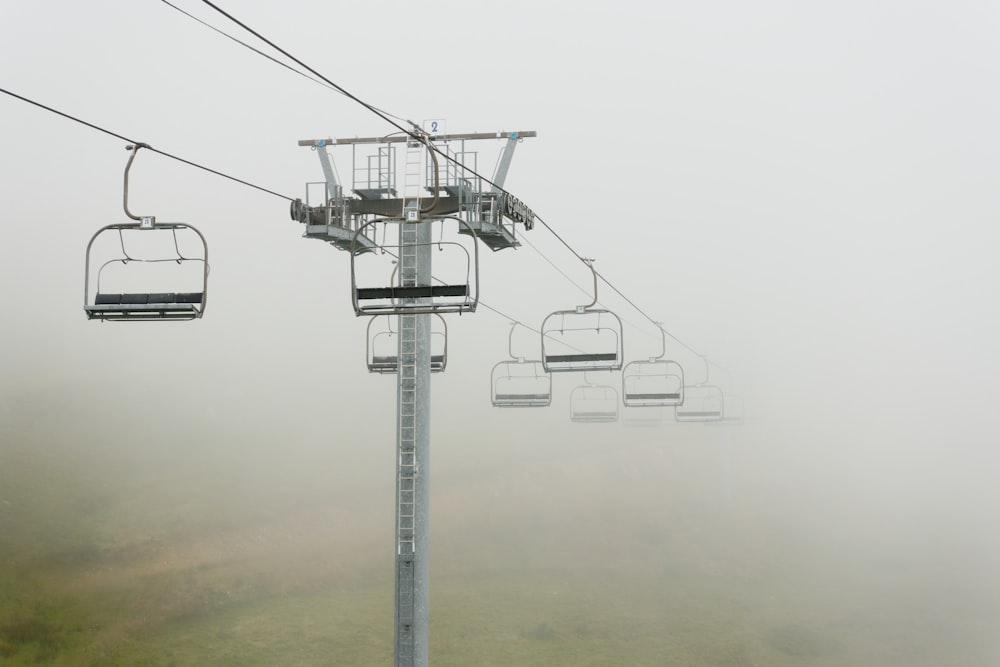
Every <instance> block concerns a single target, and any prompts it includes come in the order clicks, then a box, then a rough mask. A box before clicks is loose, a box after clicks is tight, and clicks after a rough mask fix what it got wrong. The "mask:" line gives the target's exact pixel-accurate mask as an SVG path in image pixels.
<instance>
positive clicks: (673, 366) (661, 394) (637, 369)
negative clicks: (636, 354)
mask: <svg viewBox="0 0 1000 667" xmlns="http://www.w3.org/2000/svg"><path fill="white" fill-rule="evenodd" d="M622 400H623V402H624V404H625V405H626V406H628V407H665V406H671V405H680V404H682V403H683V402H684V370H683V369H682V368H681V365H680V364H678V363H677V362H676V361H670V360H667V359H649V360H641V361H630V362H629V363H627V364H625V368H623V369H622Z"/></svg>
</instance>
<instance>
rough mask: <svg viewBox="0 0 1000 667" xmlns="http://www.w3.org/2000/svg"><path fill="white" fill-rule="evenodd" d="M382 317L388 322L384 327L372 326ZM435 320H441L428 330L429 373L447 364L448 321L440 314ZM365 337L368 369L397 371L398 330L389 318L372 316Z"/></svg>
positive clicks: (379, 371) (439, 369)
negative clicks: (429, 347)
mask: <svg viewBox="0 0 1000 667" xmlns="http://www.w3.org/2000/svg"><path fill="white" fill-rule="evenodd" d="M383 319H384V320H386V321H387V322H389V323H388V324H387V326H386V327H385V328H384V329H382V328H379V327H376V326H374V325H375V322H376V320H383ZM437 320H440V322H441V326H440V328H439V329H438V330H432V331H431V332H430V333H431V336H430V343H431V373H441V372H443V371H444V369H445V367H446V366H447V365H448V323H447V322H446V321H445V319H444V318H443V317H441V316H440V315H438V317H437ZM366 339H367V346H366V347H367V349H366V353H365V357H366V359H367V363H368V371H369V372H371V373H382V374H388V373H398V372H399V332H398V331H394V330H393V328H392V325H391V318H389V317H375V316H373V317H372V318H371V319H370V320H369V321H368V329H367V335H366Z"/></svg>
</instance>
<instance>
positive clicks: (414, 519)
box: [394, 200, 432, 667]
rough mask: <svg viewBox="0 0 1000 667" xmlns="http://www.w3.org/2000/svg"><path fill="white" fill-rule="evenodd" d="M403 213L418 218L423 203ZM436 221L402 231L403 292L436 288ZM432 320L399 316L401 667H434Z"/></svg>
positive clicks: (412, 204)
mask: <svg viewBox="0 0 1000 667" xmlns="http://www.w3.org/2000/svg"><path fill="white" fill-rule="evenodd" d="M405 207H406V208H405V209H404V215H405V214H407V213H414V214H415V215H414V217H415V218H417V219H419V200H416V201H415V202H411V201H409V200H408V201H407V202H406V204H405ZM431 241H432V238H431V228H430V224H429V223H426V222H424V223H419V222H414V223H412V224H411V223H403V224H402V225H401V226H400V257H399V276H400V281H401V284H402V285H403V286H429V285H430V284H431V280H432V277H431V257H432V253H431ZM430 318H431V316H430V315H399V372H398V374H397V388H398V389H397V398H398V401H397V411H396V414H397V417H396V423H397V429H396V454H397V464H396V603H395V609H396V619H395V649H394V650H395V665H396V667H427V664H428V662H427V661H428V618H429V610H428V606H429V583H430V582H429V574H430V572H429V567H428V556H429V553H428V552H429V519H430V512H429V483H430V475H429V473H430V431H431V428H430V405H431V349H430V326H431V324H430Z"/></svg>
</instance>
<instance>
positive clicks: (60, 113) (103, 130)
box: [0, 0, 541, 333]
mask: <svg viewBox="0 0 1000 667" xmlns="http://www.w3.org/2000/svg"><path fill="white" fill-rule="evenodd" d="M164 1H165V0H164ZM168 4H169V3H168ZM0 92H2V93H5V94H6V95H9V96H11V97H13V98H15V99H18V100H21V101H23V102H27V103H28V104H31V105H33V106H35V107H38V108H40V109H44V110H45V111H48V112H51V113H53V114H56V115H58V116H62V117H63V118H66V119H68V120H71V121H73V122H76V123H79V124H81V125H83V126H85V127H89V128H91V129H93V130H97V131H98V132H101V133H103V134H106V135H108V136H111V137H114V138H116V139H120V140H121V141H124V142H126V143H129V144H135V145H139V144H141V145H142V147H143V148H145V149H147V150H150V151H153V152H154V153H159V154H160V155H163V156H164V157H167V158H170V159H172V160H177V161H178V162H181V163H183V164H186V165H189V166H192V167H196V168H198V169H202V170H204V171H207V172H209V173H212V174H215V175H218V176H222V177H223V178H227V179H229V180H232V181H235V182H237V183H240V184H242V185H246V186H248V187H251V188H255V189H257V190H260V191H262V192H266V193H268V194H271V195H274V196H276V197H279V198H281V199H286V200H288V201H294V200H293V199H292V198H291V197H287V196H285V195H282V194H279V193H277V192H274V191H272V190H269V189H267V188H264V187H261V186H259V185H256V184H254V183H250V182H249V181H244V180H242V179H239V178H236V177H235V176H230V175H228V174H225V173H223V172H221V171H218V170H216V169H212V168H210V167H206V166H204V165H201V164H198V163H196V162H192V161H191V160H187V159H185V158H182V157H179V156H177V155H173V154H171V153H167V152H166V151H162V150H159V149H158V148H155V147H153V146H150V145H149V144H146V143H144V142H140V141H136V140H134V139H131V138H129V137H126V136H125V135H123V134H119V133H117V132H114V131H112V130H109V129H107V128H105V127H102V126H100V125H97V124H95V123H91V122H89V121H86V120H83V119H81V118H78V117H76V116H73V115H71V114H68V113H66V112H64V111H60V110H58V109H55V108H53V107H50V106H48V105H46V104H42V103H41V102H38V101H36V100H33V99H30V98H28V97H25V96H23V95H18V94H17V93H15V92H13V91H10V90H7V89H5V88H0ZM388 254H390V255H392V253H388ZM435 280H438V279H437V278H435ZM439 282H441V281H440V280H439ZM479 305H480V306H483V307H484V308H486V309H487V310H491V311H493V312H494V313H496V314H497V315H499V316H501V317H503V318H504V319H506V320H507V321H510V322H517V323H518V324H521V326H524V327H525V328H527V329H530V330H532V331H535V332H536V333H541V332H539V331H538V330H536V329H533V328H532V327H530V326H529V325H527V324H524V323H523V322H520V321H519V320H517V319H516V318H514V317H511V316H510V315H508V314H506V313H504V312H502V311H500V310H498V309H496V308H493V307H492V306H490V305H489V304H487V303H485V302H483V301H481V300H480V301H479Z"/></svg>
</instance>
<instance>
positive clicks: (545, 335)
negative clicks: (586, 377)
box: [542, 308, 622, 373]
mask: <svg viewBox="0 0 1000 667" xmlns="http://www.w3.org/2000/svg"><path fill="white" fill-rule="evenodd" d="M542 364H543V366H544V368H545V370H546V371H547V372H549V373H558V372H567V371H569V372H572V371H577V372H585V371H601V370H619V369H621V367H622V323H621V320H620V319H619V318H618V316H617V315H615V314H614V313H612V312H611V311H609V310H602V309H593V310H591V309H584V308H578V309H576V310H561V311H556V312H554V313H552V314H551V315H549V316H548V317H546V318H545V320H544V321H543V322H542Z"/></svg>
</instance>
